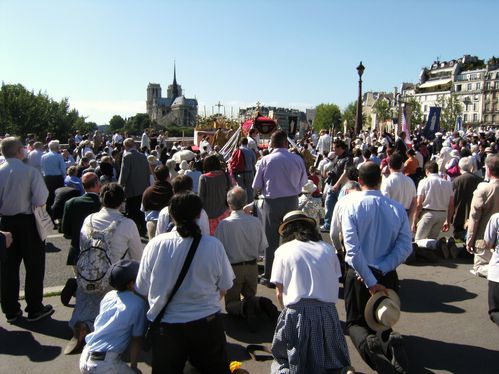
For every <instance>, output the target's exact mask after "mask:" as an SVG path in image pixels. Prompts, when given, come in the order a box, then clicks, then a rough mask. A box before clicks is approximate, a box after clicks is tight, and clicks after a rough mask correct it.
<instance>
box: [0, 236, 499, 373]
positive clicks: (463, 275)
mask: <svg viewBox="0 0 499 374" xmlns="http://www.w3.org/2000/svg"><path fill="white" fill-rule="evenodd" d="M55 235H57V234H55ZM52 246H53V247H52ZM67 247H68V242H67V241H66V240H64V239H63V238H61V237H51V238H49V248H48V253H47V276H46V283H45V285H46V286H57V285H62V284H63V283H64V282H65V280H66V279H67V277H68V276H70V275H71V271H70V269H69V268H68V267H67V266H65V262H66V256H67ZM470 268H471V259H465V260H442V261H440V262H438V263H434V264H429V263H417V264H416V265H412V266H408V265H402V266H401V267H400V268H399V277H400V284H401V288H400V294H401V300H402V312H403V313H402V317H401V319H400V321H399V323H398V324H397V326H396V330H397V331H399V332H400V333H402V334H403V335H404V338H405V344H406V349H407V353H408V356H409V359H410V363H411V372H413V373H463V374H468V373H480V374H482V373H483V374H488V373H490V374H497V373H499V369H498V362H499V328H497V326H495V325H494V324H493V323H492V322H491V321H490V320H489V319H488V315H487V281H486V280H485V279H482V278H476V277H474V276H473V275H471V274H470V273H469V270H470ZM258 292H259V294H260V295H263V296H267V297H270V298H272V299H273V298H274V291H273V290H270V289H268V288H265V287H261V286H259V288H258ZM340 297H342V290H341V289H340ZM46 302H48V303H52V304H53V305H54V306H55V309H56V312H55V314H54V315H53V318H52V319H48V320H46V321H42V322H40V323H38V324H28V323H27V322H21V323H20V324H19V325H17V326H13V325H9V324H7V323H6V322H5V320H4V319H3V317H2V318H0V373H50V374H52V373H57V372H59V373H78V372H79V371H78V356H64V355H63V354H62V350H63V349H64V346H65V345H66V343H67V340H68V339H69V338H70V336H71V332H70V331H69V329H68V327H67V321H68V319H69V317H70V315H71V309H70V308H66V307H64V306H62V305H61V304H60V302H59V298H58V297H50V298H48V299H47V300H46ZM337 309H338V313H339V316H340V319H341V320H342V321H344V320H345V310H344V303H343V300H342V299H340V300H339V302H338V304H337ZM224 323H225V328H226V333H227V338H228V343H229V346H228V349H229V354H230V358H231V359H232V360H239V361H242V362H243V368H245V369H247V370H248V371H249V372H250V373H253V374H263V373H269V371H270V362H271V361H263V362H257V361H255V360H253V359H251V357H250V356H249V355H248V353H247V352H246V349H245V347H246V346H247V345H248V344H253V343H257V344H265V345H267V346H270V343H271V341H272V335H273V326H272V324H271V323H270V322H266V321H263V323H262V326H261V327H260V330H259V331H258V332H257V333H249V332H247V331H246V326H245V324H244V322H242V321H240V320H237V319H234V318H231V317H229V316H227V315H224ZM347 343H348V346H349V349H350V357H351V360H352V364H353V365H354V367H355V368H356V369H357V371H358V372H361V373H371V372H372V371H371V370H370V369H369V368H368V367H367V366H366V365H365V364H364V363H363V362H362V360H361V359H360V357H359V355H358V354H357V352H356V351H355V349H354V348H353V346H352V344H351V342H350V339H349V338H348V337H347ZM143 359H144V361H145V362H143V363H141V364H140V365H139V367H140V368H141V369H142V371H143V372H144V373H150V365H149V364H148V363H147V362H150V361H149V359H150V358H149V357H148V356H146V355H145V356H144V357H143Z"/></svg>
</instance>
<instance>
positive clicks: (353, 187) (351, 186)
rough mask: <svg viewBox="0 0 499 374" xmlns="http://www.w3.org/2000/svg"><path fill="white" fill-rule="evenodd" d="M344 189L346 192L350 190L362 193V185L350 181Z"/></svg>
mask: <svg viewBox="0 0 499 374" xmlns="http://www.w3.org/2000/svg"><path fill="white" fill-rule="evenodd" d="M343 188H344V190H345V191H348V190H356V191H360V184H359V183H358V182H355V181H348V182H347V183H345V186H344V187H343Z"/></svg>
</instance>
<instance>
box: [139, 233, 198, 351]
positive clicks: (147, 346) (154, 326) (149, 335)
mask: <svg viewBox="0 0 499 374" xmlns="http://www.w3.org/2000/svg"><path fill="white" fill-rule="evenodd" d="M200 241H201V235H196V236H194V239H193V240H192V243H191V247H190V248H189V253H187V257H186V258H185V261H184V265H183V266H182V270H180V274H179V275H178V278H177V281H176V282H175V285H174V286H173V289H172V292H171V293H170V296H168V300H167V301H166V304H165V306H164V307H163V309H161V311H160V312H159V313H158V315H157V316H156V318H155V319H154V321H153V322H152V323H150V324H149V326H148V328H147V331H146V333H145V335H144V340H143V342H142V349H143V350H144V351H146V352H149V351H150V350H151V347H152V342H153V338H154V335H155V334H156V333H157V332H158V331H159V325H160V323H161V319H162V318H163V315H164V314H165V311H166V307H167V306H168V304H170V302H171V301H172V299H173V296H175V293H176V292H177V291H178V289H179V288H180V286H181V284H182V282H183V281H184V278H185V276H186V275H187V272H188V271H189V267H190V266H191V263H192V259H193V258H194V255H195V254H196V249H197V248H198V245H199V242H200Z"/></svg>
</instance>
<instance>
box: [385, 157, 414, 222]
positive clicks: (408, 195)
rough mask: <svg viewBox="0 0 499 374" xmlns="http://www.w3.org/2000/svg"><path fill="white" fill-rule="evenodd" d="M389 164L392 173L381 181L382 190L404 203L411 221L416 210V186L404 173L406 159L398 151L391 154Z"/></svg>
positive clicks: (391, 197) (386, 194)
mask: <svg viewBox="0 0 499 374" xmlns="http://www.w3.org/2000/svg"><path fill="white" fill-rule="evenodd" d="M388 165H389V167H390V175H389V176H388V178H385V179H384V180H383V182H382V183H381V192H382V193H383V195H385V196H387V197H389V198H390V199H392V200H395V201H398V202H399V203H400V204H402V205H403V206H404V208H405V211H406V212H407V216H408V217H409V221H411V220H412V218H413V217H414V211H415V210H416V186H415V185H414V182H413V181H412V179H411V178H409V177H407V176H405V175H404V174H403V173H402V168H403V167H404V161H403V158H402V156H401V155H400V154H399V153H398V152H395V153H393V154H392V155H391V156H390V161H389V163H388ZM409 223H412V222H409Z"/></svg>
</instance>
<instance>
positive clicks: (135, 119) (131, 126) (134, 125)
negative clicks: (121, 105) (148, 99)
mask: <svg viewBox="0 0 499 374" xmlns="http://www.w3.org/2000/svg"><path fill="white" fill-rule="evenodd" d="M151 125H152V123H151V119H150V118H149V115H148V114H146V113H137V114H136V115H134V116H132V117H129V118H127V119H126V121H125V130H126V131H128V132H129V133H130V134H135V135H138V134H141V133H142V131H144V129H146V128H149V127H151Z"/></svg>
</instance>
